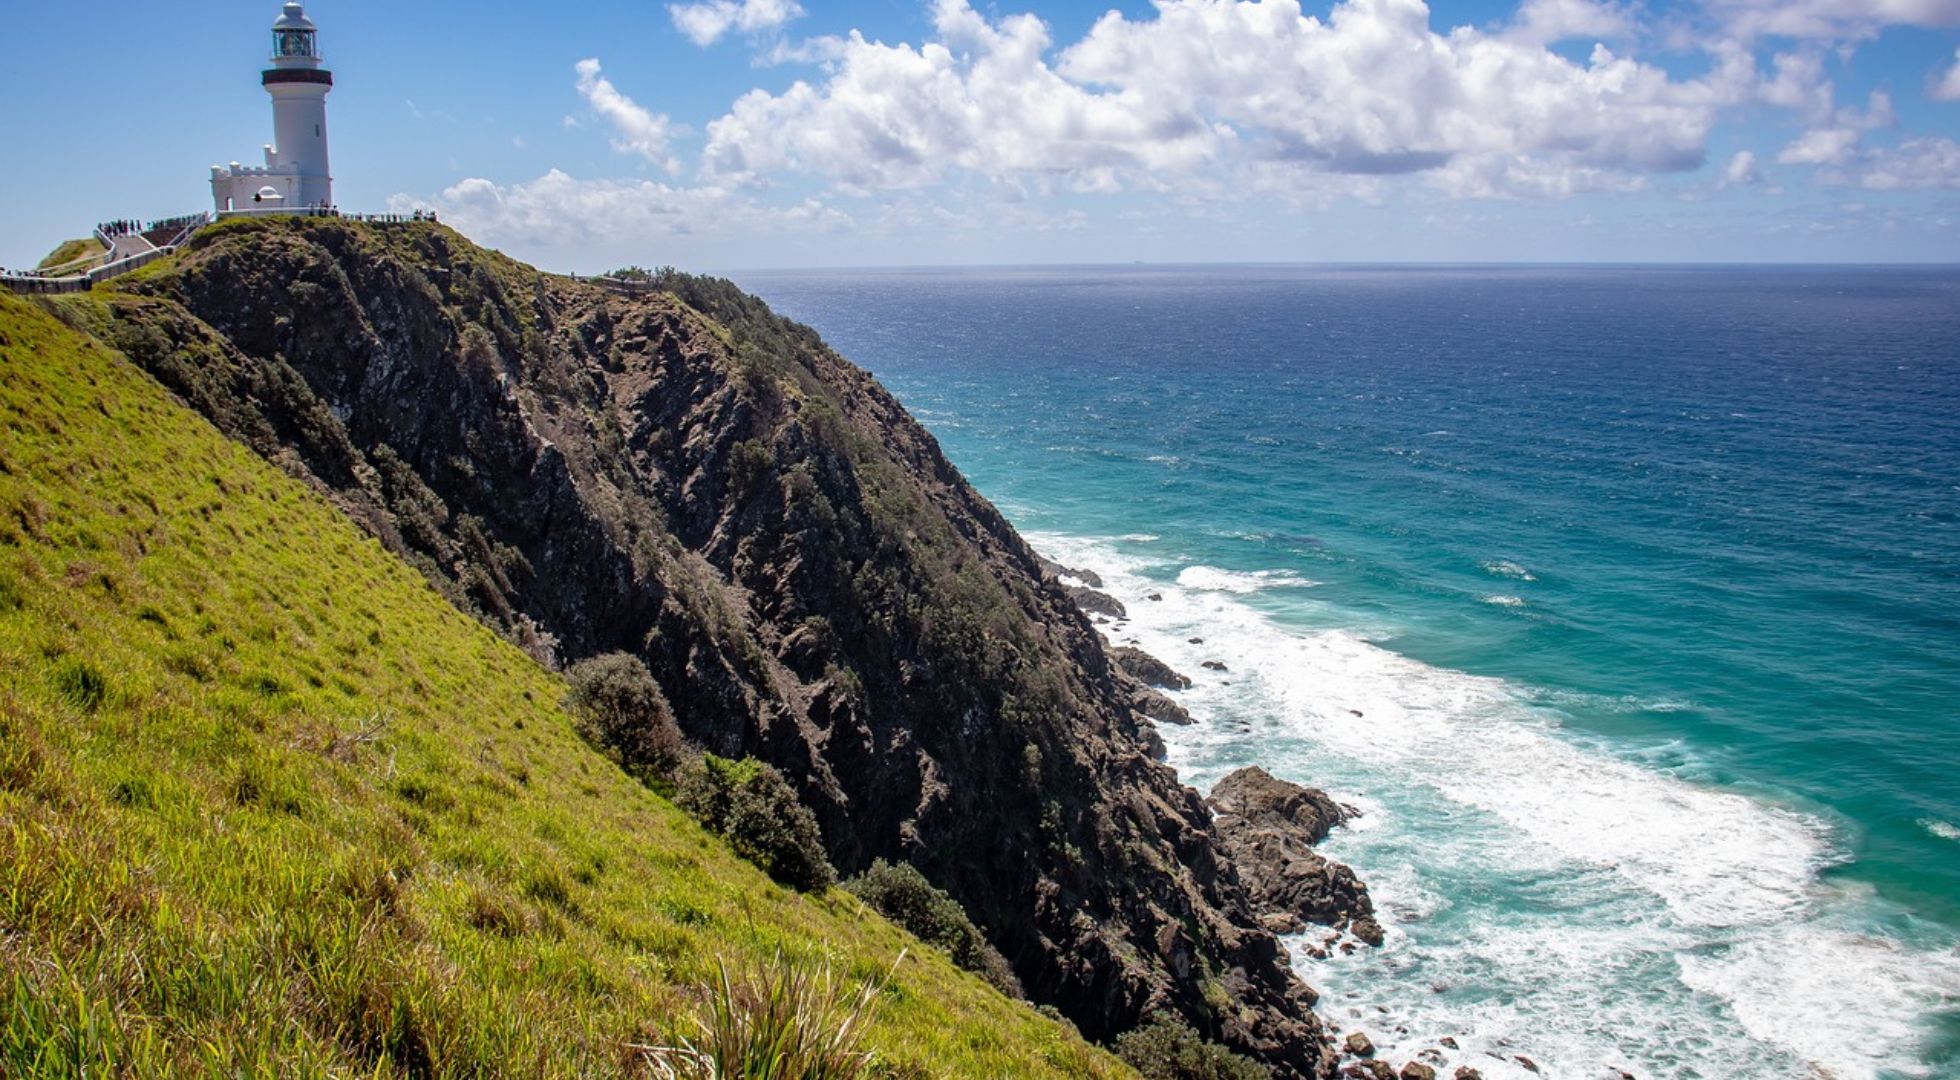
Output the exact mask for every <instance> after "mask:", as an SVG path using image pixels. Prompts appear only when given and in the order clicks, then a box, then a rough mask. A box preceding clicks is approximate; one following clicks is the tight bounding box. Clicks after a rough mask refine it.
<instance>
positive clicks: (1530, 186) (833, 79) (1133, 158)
mask: <svg viewBox="0 0 1960 1080" xmlns="http://www.w3.org/2000/svg"><path fill="white" fill-rule="evenodd" d="M933 16H934V18H933V26H934V31H935V36H934V38H933V39H932V40H929V41H927V42H925V43H924V44H922V45H920V46H917V47H914V46H911V45H905V44H901V45H886V44H883V43H881V42H872V41H866V40H865V39H864V38H863V37H861V36H859V35H856V34H853V35H852V36H851V37H850V38H848V39H846V40H842V41H840V42H838V43H837V45H836V47H835V49H836V51H835V55H834V59H832V60H831V61H830V62H829V64H828V66H827V69H826V74H825V77H824V78H823V79H822V80H821V81H819V82H816V83H811V82H798V83H796V84H795V85H793V86H792V87H790V88H789V89H788V90H785V91H783V92H782V93H780V94H772V93H769V92H766V91H762V90H756V91H751V92H750V93H748V94H747V95H744V96H743V97H742V98H741V99H739V100H738V101H737V102H736V103H735V105H734V106H733V108H732V109H731V110H730V111H729V112H728V114H727V115H725V116H723V117H721V118H720V119H718V120H715V121H714V122H712V123H711V124H709V125H708V144H707V148H706V151H705V155H704V168H705V171H706V174H707V175H708V176H710V177H713V178H716V179H721V180H726V181H729V182H760V181H762V180H764V179H765V178H766V177H767V176H768V175H770V174H772V173H776V172H779V171H784V170H794V171H802V172H808V173H813V174H817V175H820V176H824V177H827V178H829V179H830V180H831V181H832V182H834V183H836V184H837V185H839V186H840V187H841V188H843V189H845V190H850V191H869V190H877V189H889V188H903V187H914V186H921V185H926V184H931V183H935V182H937V181H939V180H941V179H942V178H943V177H944V176H946V175H947V174H948V173H949V172H951V171H956V170H964V171H969V172H972V173H977V174H979V175H982V176H985V177H988V178H990V179H995V180H1003V179H1024V178H1034V179H1035V181H1036V182H1037V183H1038V184H1042V185H1048V186H1052V187H1059V188H1064V189H1071V190H1086V191H1113V190H1124V189H1151V190H1165V189H1167V188H1178V187H1188V186H1190V185H1192V184H1195V183H1202V182H1204V181H1206V180H1209V179H1216V178H1217V176H1215V175H1213V174H1219V175H1223V176H1226V177H1230V176H1232V175H1234V174H1237V173H1242V172H1244V171H1246V170H1250V169H1253V168H1254V167H1255V166H1257V167H1259V168H1260V169H1261V171H1262V172H1270V169H1269V168H1268V167H1270V166H1279V167H1283V168H1284V169H1286V170H1289V171H1291V172H1293V173H1294V174H1296V175H1311V174H1337V175H1346V176H1353V177H1373V176H1384V175H1393V174H1402V173H1424V172H1426V173H1430V174H1431V175H1432V178H1433V179H1435V180H1436V181H1437V182H1438V183H1439V184H1441V185H1442V186H1443V187H1444V188H1445V190H1451V191H1455V192H1459V193H1475V194H1486V195H1496V194H1531V195H1558V194H1566V193H1570V192H1574V191H1580V190H1595V189H1600V188H1624V187H1628V186H1632V185H1633V184H1634V183H1635V182H1636V179H1637V177H1638V176H1639V175H1640V174H1643V173H1648V172H1657V171H1678V170H1687V169H1692V168H1696V167H1698V166H1699V165H1700V163H1701V161H1702V158H1703V152H1704V144H1705V141H1706V137H1707V134H1708V131H1709V129H1710V127H1711V126H1712V125H1713V123H1714V120H1715V117H1716V113H1717V110H1718V109H1719V108H1720V107H1721V106H1722V105H1724V104H1727V103H1729V102H1730V101H1731V100H1732V99H1733V98H1734V97H1735V96H1736V91H1735V90H1734V89H1733V87H1730V86H1728V85H1727V84H1726V82H1725V81H1724V80H1727V79H1728V76H1729V75H1730V74H1731V73H1730V72H1728V71H1727V70H1726V69H1725V68H1723V67H1721V66H1719V65H1718V73H1717V75H1714V76H1710V77H1709V78H1708V79H1705V80H1701V81H1676V80H1673V79H1671V78H1670V77H1669V76H1668V75H1667V74H1666V73H1665V72H1664V71H1662V70H1661V69H1659V68H1656V67H1651V66H1648V65H1645V64H1641V63H1639V62H1637V61H1634V60H1630V59H1625V58H1622V57H1619V56H1617V55H1615V54H1614V53H1613V52H1612V51H1610V50H1608V49H1606V48H1604V47H1603V46H1602V47H1598V48H1595V50H1594V51H1593V53H1592V56H1591V58H1590V59H1589V60H1588V61H1587V62H1585V63H1575V62H1573V61H1571V60H1568V59H1566V58H1564V57H1562V56H1560V55H1558V54H1556V53H1554V52H1551V51H1549V50H1548V49H1546V48H1545V47H1544V43H1545V41H1547V40H1551V39H1553V38H1559V37H1564V36H1566V35H1568V34H1570V33H1579V32H1581V29H1587V30H1589V31H1590V32H1604V31H1611V30H1616V29H1619V28H1621V27H1622V26H1623V22H1622V21H1621V19H1622V17H1621V16H1619V15H1617V14H1616V12H1615V10H1614V9H1611V8H1607V7H1603V6H1599V5H1595V4H1586V3H1581V2H1578V0H1541V2H1538V3H1535V4H1532V5H1529V6H1528V7H1527V8H1526V9H1524V11H1522V12H1521V15H1520V18H1519V20H1518V21H1516V22H1514V23H1513V24H1512V25H1511V26H1510V27H1509V28H1508V29H1507V30H1506V31H1503V32H1501V33H1499V34H1495V35H1492V34H1486V33H1483V32H1481V31H1478V30H1474V29H1469V28H1459V29H1456V30H1453V31H1450V32H1449V33H1447V34H1439V33H1437V32H1435V31H1433V30H1431V29H1430V26H1429V10H1428V8H1427V7H1426V6H1424V5H1423V4H1422V3H1421V2H1420V0H1344V2H1342V3H1339V4H1337V5H1336V6H1335V8H1334V9H1333V12H1332V14H1331V16H1330V18H1329V19H1328V21H1326V22H1323V21H1321V20H1320V19H1318V18H1315V17H1312V16H1307V15H1304V14H1303V13H1302V12H1301V10H1300V6H1299V3H1298V0H1158V3H1157V5H1156V11H1155V15H1154V17H1152V18H1149V19H1145V20H1140V21H1132V20H1130V19H1129V18H1127V17H1126V16H1124V15H1122V14H1120V13H1117V12H1111V13H1109V14H1106V15H1104V16H1103V17H1102V18H1101V19H1100V20H1099V21H1098V22H1097V23H1096V24H1095V25H1094V27H1093V28H1092V29H1091V30H1090V31H1089V32H1088V34H1087V35H1086V36H1085V37H1084V38H1083V39H1082V40H1080V41H1078V42H1076V43H1074V44H1073V45H1070V46H1068V47H1067V48H1065V49H1062V50H1061V51H1060V52H1059V54H1058V55H1056V56H1055V57H1054V59H1053V60H1052V61H1051V60H1050V58H1049V50H1050V47H1051V41H1050V38H1049V33H1048V28H1047V27H1046V26H1045V25H1044V24H1043V23H1042V22H1041V21H1040V20H1039V19H1037V18H1035V17H1034V16H1031V15H1011V16H1006V17H1003V18H1000V19H998V20H990V19H988V18H987V17H985V16H983V15H981V14H979V13H978V12H976V11H974V10H973V8H971V7H970V6H968V4H967V3H966V0H936V3H935V5H934V8H933ZM1729 81H1732V80H1729Z"/></svg>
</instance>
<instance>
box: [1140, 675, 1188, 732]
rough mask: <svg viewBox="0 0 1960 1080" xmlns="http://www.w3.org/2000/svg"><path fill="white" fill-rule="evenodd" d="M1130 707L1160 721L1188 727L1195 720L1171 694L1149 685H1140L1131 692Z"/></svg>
mask: <svg viewBox="0 0 1960 1080" xmlns="http://www.w3.org/2000/svg"><path fill="white" fill-rule="evenodd" d="M1130 707H1131V708H1133V709H1135V710H1136V711H1138V712H1140V713H1142V714H1143V715H1145V716H1147V717H1149V718H1150V719H1152V720H1156V721H1158V722H1159V723H1165V724H1176V725H1177V726H1179V727H1186V726H1189V725H1190V724H1192V723H1194V722H1195V721H1193V720H1192V719H1191V714H1190V713H1189V712H1186V711H1185V708H1184V706H1182V705H1179V704H1178V703H1177V702H1175V701H1172V700H1171V697H1170V695H1169V694H1166V693H1164V692H1163V691H1161V690H1154V689H1152V688H1150V687H1148V686H1142V685H1139V686H1137V687H1136V689H1134V690H1132V691H1131V692H1130Z"/></svg>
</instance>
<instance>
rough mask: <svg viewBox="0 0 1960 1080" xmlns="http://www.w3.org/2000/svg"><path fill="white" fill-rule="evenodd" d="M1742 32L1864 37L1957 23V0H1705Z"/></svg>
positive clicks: (1710, 8) (1749, 34)
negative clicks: (1898, 28)
mask: <svg viewBox="0 0 1960 1080" xmlns="http://www.w3.org/2000/svg"><path fill="white" fill-rule="evenodd" d="M1706 8H1707V10H1708V11H1709V13H1710V14H1711V15H1713V16H1714V17H1715V18H1716V19H1718V20H1719V21H1720V22H1721V23H1722V24H1723V25H1724V26H1725V27H1726V28H1727V29H1728V31H1729V32H1730V33H1733V34H1735V35H1737V36H1740V37H1744V38H1754V37H1765V36H1775V37H1789V38H1832V39H1838V38H1864V37H1872V36H1874V35H1876V34H1877V33H1878V31H1879V30H1881V29H1883V28H1885V27H1887V26H1924V27H1942V26H1960V0H1706Z"/></svg>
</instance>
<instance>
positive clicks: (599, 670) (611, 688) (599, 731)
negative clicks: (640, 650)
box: [565, 652, 681, 779]
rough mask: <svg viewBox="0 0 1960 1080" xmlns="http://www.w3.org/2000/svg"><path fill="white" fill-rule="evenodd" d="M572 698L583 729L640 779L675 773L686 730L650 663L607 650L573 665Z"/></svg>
mask: <svg viewBox="0 0 1960 1080" xmlns="http://www.w3.org/2000/svg"><path fill="white" fill-rule="evenodd" d="M565 680H566V681H567V682H569V683H571V685H572V692H571V694H570V695H569V696H568V698H567V703H568V704H569V705H570V706H571V711H572V715H573V716H575V717H576V718H577V720H578V726H579V734H581V735H583V736H585V739H586V741H587V742H589V743H591V744H592V745H594V746H596V747H598V748H599V749H600V750H602V751H604V752H605V753H606V754H607V756H609V757H611V758H613V759H614V760H615V761H618V762H619V763H620V764H621V765H622V766H624V767H625V768H626V771H628V772H630V773H633V774H635V775H637V776H639V777H641V779H661V778H665V777H666V776H668V775H670V774H671V773H672V772H673V771H674V769H675V767H676V766H678V765H679V764H680V759H681V732H680V728H679V727H677V726H676V725H675V724H674V713H673V710H672V709H670V708H668V706H667V696H666V695H665V694H663V693H661V692H660V684H659V683H657V682H654V681H653V673H652V672H650V671H648V670H647V666H646V663H645V662H644V661H642V660H641V659H640V658H639V657H637V656H633V655H630V654H628V653H618V652H616V653H606V654H605V655H603V656H595V657H593V658H591V659H590V660H582V661H580V662H579V663H577V664H574V665H572V669H571V670H570V671H568V672H566V673H565Z"/></svg>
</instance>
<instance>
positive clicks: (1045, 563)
mask: <svg viewBox="0 0 1960 1080" xmlns="http://www.w3.org/2000/svg"><path fill="white" fill-rule="evenodd" d="M1034 557H1035V559H1036V560H1037V561H1038V562H1040V563H1041V568H1042V569H1043V570H1046V571H1048V572H1049V573H1050V574H1053V575H1055V576H1056V577H1069V578H1074V579H1075V580H1077V581H1079V582H1081V583H1082V584H1084V585H1087V586H1089V587H1090V588H1091V589H1100V588H1102V587H1103V579H1102V576H1101V575H1100V574H1097V573H1096V572H1095V571H1094V570H1078V569H1076V568H1075V567H1073V566H1063V565H1062V564H1061V563H1058V562H1056V561H1055V560H1053V559H1051V558H1049V557H1048V556H1046V555H1043V554H1041V553H1040V552H1036V553H1035V556H1034Z"/></svg>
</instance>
